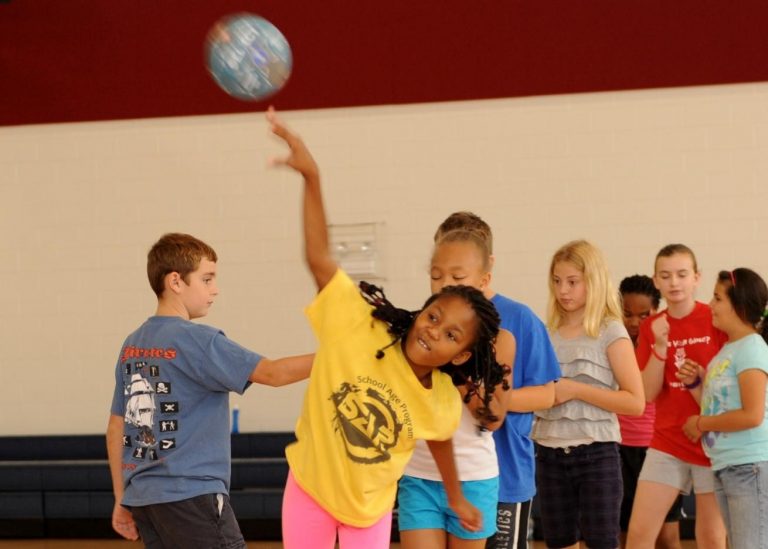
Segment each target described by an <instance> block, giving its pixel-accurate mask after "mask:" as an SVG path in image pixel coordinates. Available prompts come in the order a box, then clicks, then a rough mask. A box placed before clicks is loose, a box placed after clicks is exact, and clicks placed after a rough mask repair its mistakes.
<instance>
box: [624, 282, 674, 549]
mask: <svg viewBox="0 0 768 549" xmlns="http://www.w3.org/2000/svg"><path fill="white" fill-rule="evenodd" d="M619 295H620V298H621V308H622V311H623V314H624V327H625V328H626V329H627V332H628V333H629V337H630V339H631V340H632V345H633V346H634V347H637V338H638V336H639V335H640V324H642V323H643V321H644V320H645V319H646V318H649V317H650V316H652V315H655V314H656V311H657V310H658V309H659V305H660V304H661V292H660V291H659V290H658V288H656V286H655V285H654V283H653V279H652V278H651V277H650V276H646V275H641V274H635V275H632V276H628V277H625V278H624V279H623V280H622V281H621V283H620V284H619ZM618 418H619V427H620V428H621V444H620V445H619V454H620V456H621V477H622V479H623V486H624V497H623V499H622V501H621V520H620V524H621V532H622V547H623V546H624V545H625V544H626V533H627V529H628V528H629V518H630V516H631V515H632V503H633V502H634V500H635V493H636V492H637V479H638V477H639V476H640V471H641V469H642V467H643V462H644V461H645V454H646V453H647V451H648V446H650V444H651V438H652V437H653V422H654V420H655V419H656V404H655V403H654V402H648V403H646V405H645V411H644V412H643V414H642V415H641V416H625V415H622V414H619V415H618ZM682 509H683V497H682V496H680V495H678V496H677V499H676V500H675V503H674V504H673V505H672V507H671V508H670V510H669V512H668V513H667V516H666V518H665V519H664V525H663V526H662V527H661V531H660V532H659V536H658V537H657V538H656V547H657V549H680V547H681V545H680V519H681V518H682Z"/></svg>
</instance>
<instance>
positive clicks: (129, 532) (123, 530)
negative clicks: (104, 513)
mask: <svg viewBox="0 0 768 549" xmlns="http://www.w3.org/2000/svg"><path fill="white" fill-rule="evenodd" d="M112 528H113V529H114V530H115V532H117V533H118V534H120V535H121V536H123V537H124V538H125V539H129V540H131V541H136V540H137V539H139V531H138V530H137V529H136V523H135V522H134V521H133V515H132V514H131V512H130V511H129V510H128V509H126V508H125V507H123V506H122V505H120V504H119V503H115V507H114V509H113V510H112Z"/></svg>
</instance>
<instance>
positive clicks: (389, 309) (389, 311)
mask: <svg viewBox="0 0 768 549" xmlns="http://www.w3.org/2000/svg"><path fill="white" fill-rule="evenodd" d="M360 290H361V292H362V295H363V297H364V298H365V300H366V301H368V303H370V304H371V305H373V311H371V315H372V316H373V317H374V318H376V319H378V320H381V321H382V322H384V323H386V325H387V331H388V332H389V333H390V334H391V335H392V336H393V339H392V341H391V342H390V343H389V344H388V345H386V346H385V347H383V348H381V349H378V350H377V351H376V358H378V359H381V358H383V357H384V351H385V350H386V349H387V348H388V347H391V346H392V345H394V344H395V343H397V342H398V341H401V340H402V339H403V338H404V337H405V336H406V334H407V333H408V330H410V328H411V326H412V325H413V322H414V320H415V319H416V317H417V316H418V314H419V313H420V312H421V310H423V309H425V308H426V307H428V306H429V305H430V304H432V303H433V302H435V301H437V300H438V299H441V298H442V297H445V296H455V297H459V298H461V299H463V300H464V301H465V302H466V303H468V304H469V305H470V307H472V310H473V311H474V312H475V316H476V318H477V326H476V335H475V341H474V343H473V344H472V345H471V346H470V347H469V348H468V349H467V350H468V351H470V353H471V356H470V358H469V359H468V360H467V361H466V362H464V363H463V364H460V365H458V366H457V365H455V364H452V363H448V364H445V365H443V366H441V367H440V371H442V372H444V373H447V374H448V375H450V376H451V379H452V380H453V384H454V385H456V386H461V385H464V386H465V387H466V389H467V393H466V395H465V396H464V402H465V403H467V402H469V401H470V399H471V398H472V397H473V396H474V395H477V396H478V398H480V400H481V401H482V406H480V407H479V408H478V409H477V411H476V413H477V415H478V416H479V419H480V430H485V427H484V425H486V424H488V423H493V422H495V421H498V419H499V418H498V417H497V416H495V415H494V414H492V413H491V410H490V403H491V398H492V396H493V392H494V391H495V390H496V387H497V386H498V385H499V384H501V386H502V388H503V389H504V390H505V391H506V390H508V389H509V382H508V381H507V379H506V377H505V376H506V375H507V374H509V372H510V368H509V367H508V366H502V365H501V364H499V363H498V362H497V361H496V348H495V347H494V343H495V341H496V336H497V335H498V333H499V325H500V323H501V319H500V317H499V313H498V312H497V311H496V307H494V305H493V303H491V302H490V301H489V300H488V299H486V298H485V296H484V295H483V293H482V292H481V291H480V290H477V289H476V288H473V287H471V286H446V287H444V288H443V289H442V290H441V291H440V292H439V293H437V294H433V295H431V296H430V297H429V299H427V301H426V302H425V303H424V306H423V307H422V308H421V309H420V310H418V311H406V310H405V309H399V308H397V307H395V306H394V305H392V303H390V301H389V300H388V299H387V298H386V296H385V295H384V292H383V290H382V289H381V288H379V287H378V286H374V285H373V284H369V283H367V282H365V281H361V282H360Z"/></svg>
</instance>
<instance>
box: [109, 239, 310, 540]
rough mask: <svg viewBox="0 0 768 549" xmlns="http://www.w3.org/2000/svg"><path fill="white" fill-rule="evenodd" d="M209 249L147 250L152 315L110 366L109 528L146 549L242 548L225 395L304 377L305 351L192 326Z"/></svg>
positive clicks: (180, 245) (162, 244)
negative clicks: (261, 349)
mask: <svg viewBox="0 0 768 549" xmlns="http://www.w3.org/2000/svg"><path fill="white" fill-rule="evenodd" d="M216 261H217V256H216V252H215V251H214V250H213V248H211V247H210V246H208V245H207V244H206V243H204V242H202V241H200V240H198V239H197V238H195V237H193V236H190V235H187V234H178V233H172V234H166V235H164V236H163V237H162V238H160V240H158V241H157V242H156V243H155V245H154V246H153V247H152V249H151V250H150V251H149V254H148V258H147V275H148V277H149V282H150V285H151V287H152V289H153V290H154V292H155V294H156V295H157V312H156V313H155V316H152V317H150V318H149V319H147V320H146V321H145V322H144V323H143V324H142V325H141V326H139V328H138V329H137V330H136V331H134V332H133V333H132V334H131V335H129V336H128V337H127V338H126V340H125V343H124V344H123V347H122V349H121V351H120V356H119V358H118V361H117V367H116V370H115V391H114V395H113V398H112V408H111V416H110V418H109V425H108V427H107V453H108V455H109V468H110V472H111V475H112V485H113V490H114V494H115V507H114V510H113V513H112V526H113V528H114V529H115V531H116V532H118V533H119V534H120V535H121V536H123V537H125V538H127V539H131V540H135V539H137V538H138V537H139V536H140V537H141V539H142V541H143V542H144V544H145V545H146V546H147V547H189V548H194V547H206V548H208V547H228V548H229V547H245V541H244V540H243V536H242V534H241V533H240V528H239V526H238V524H237V520H236V519H235V515H234V513H233V511H232V508H231V507H230V505H229V497H228V492H229V480H230V465H231V453H230V434H229V393H230V392H231V391H234V392H237V393H239V394H242V393H243V392H244V391H245V390H246V389H247V388H248V387H249V385H250V384H251V383H262V384H264V385H271V386H279V385H285V384H288V383H293V382H295V381H299V380H302V379H305V378H307V377H308V376H309V372H310V369H311V366H312V356H313V355H303V356H296V357H287V358H283V359H279V360H274V361H273V360H269V359H267V358H264V357H262V356H261V355H259V354H257V353H255V352H253V351H249V350H248V349H245V348H244V347H241V346H240V345H238V344H237V343H235V342H233V341H231V340H229V339H227V337H226V336H225V335H224V333H223V332H222V331H220V330H218V329H216V328H212V327H210V326H205V325H202V324H196V323H193V322H190V321H191V320H193V319H195V318H201V317H203V316H205V315H206V314H208V309H209V308H210V307H211V305H212V304H213V302H214V300H215V298H216V296H217V295H218V293H219V290H218V286H217V284H216Z"/></svg>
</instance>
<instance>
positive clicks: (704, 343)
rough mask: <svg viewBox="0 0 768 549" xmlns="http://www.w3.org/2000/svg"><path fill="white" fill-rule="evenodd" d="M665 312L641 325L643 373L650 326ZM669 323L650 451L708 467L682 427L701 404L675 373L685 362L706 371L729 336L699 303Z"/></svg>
mask: <svg viewBox="0 0 768 549" xmlns="http://www.w3.org/2000/svg"><path fill="white" fill-rule="evenodd" d="M666 312H667V311H666V309H665V310H663V311H661V312H660V313H657V314H655V315H653V316H651V317H648V318H647V319H646V320H644V321H643V323H642V324H641V325H640V335H639V336H638V339H637V362H638V364H639V365H640V369H641V370H644V369H645V366H646V364H647V363H648V359H649V358H650V356H651V345H652V344H653V342H654V337H653V332H652V331H651V323H652V322H653V321H654V320H655V319H656V318H658V317H659V316H660V315H663V314H666ZM667 321H668V322H669V343H668V346H667V360H666V363H665V365H664V382H663V383H662V387H661V391H660V392H659V395H658V396H657V397H656V401H655V402H656V422H655V423H654V429H653V438H652V439H651V445H650V447H651V448H654V449H656V450H659V451H661V452H665V453H667V454H670V455H673V456H675V457H676V458H678V459H681V460H683V461H685V462H687V463H693V464H695V465H703V466H706V467H709V465H710V463H709V458H707V456H706V455H704V450H703V449H702V448H701V444H699V443H698V442H695V443H694V442H690V441H689V440H688V439H687V438H686V437H685V435H684V434H683V429H682V427H683V423H685V421H686V420H687V419H688V418H689V417H690V416H692V415H696V414H699V413H700V412H701V409H700V406H699V404H698V403H697V402H696V400H695V399H694V398H693V397H692V396H691V395H690V393H689V391H688V389H686V388H685V387H684V386H683V384H682V383H681V382H680V381H679V380H678V379H677V377H675V373H676V372H677V370H678V368H679V367H680V365H682V363H683V362H684V361H685V359H686V358H690V359H691V360H693V361H695V362H697V363H699V364H700V365H701V366H703V367H705V368H706V367H707V364H709V361H710V359H711V358H712V357H713V356H715V355H716V354H717V352H718V351H719V350H720V348H721V347H722V346H723V345H724V344H725V342H726V341H727V339H728V336H726V335H725V333H724V332H721V331H720V330H718V329H717V328H715V327H714V326H712V311H710V309H709V305H705V304H704V303H699V302H698V301H697V302H696V306H695V307H694V309H693V311H691V313H690V314H689V315H688V316H685V317H683V318H672V317H671V316H669V315H667Z"/></svg>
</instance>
